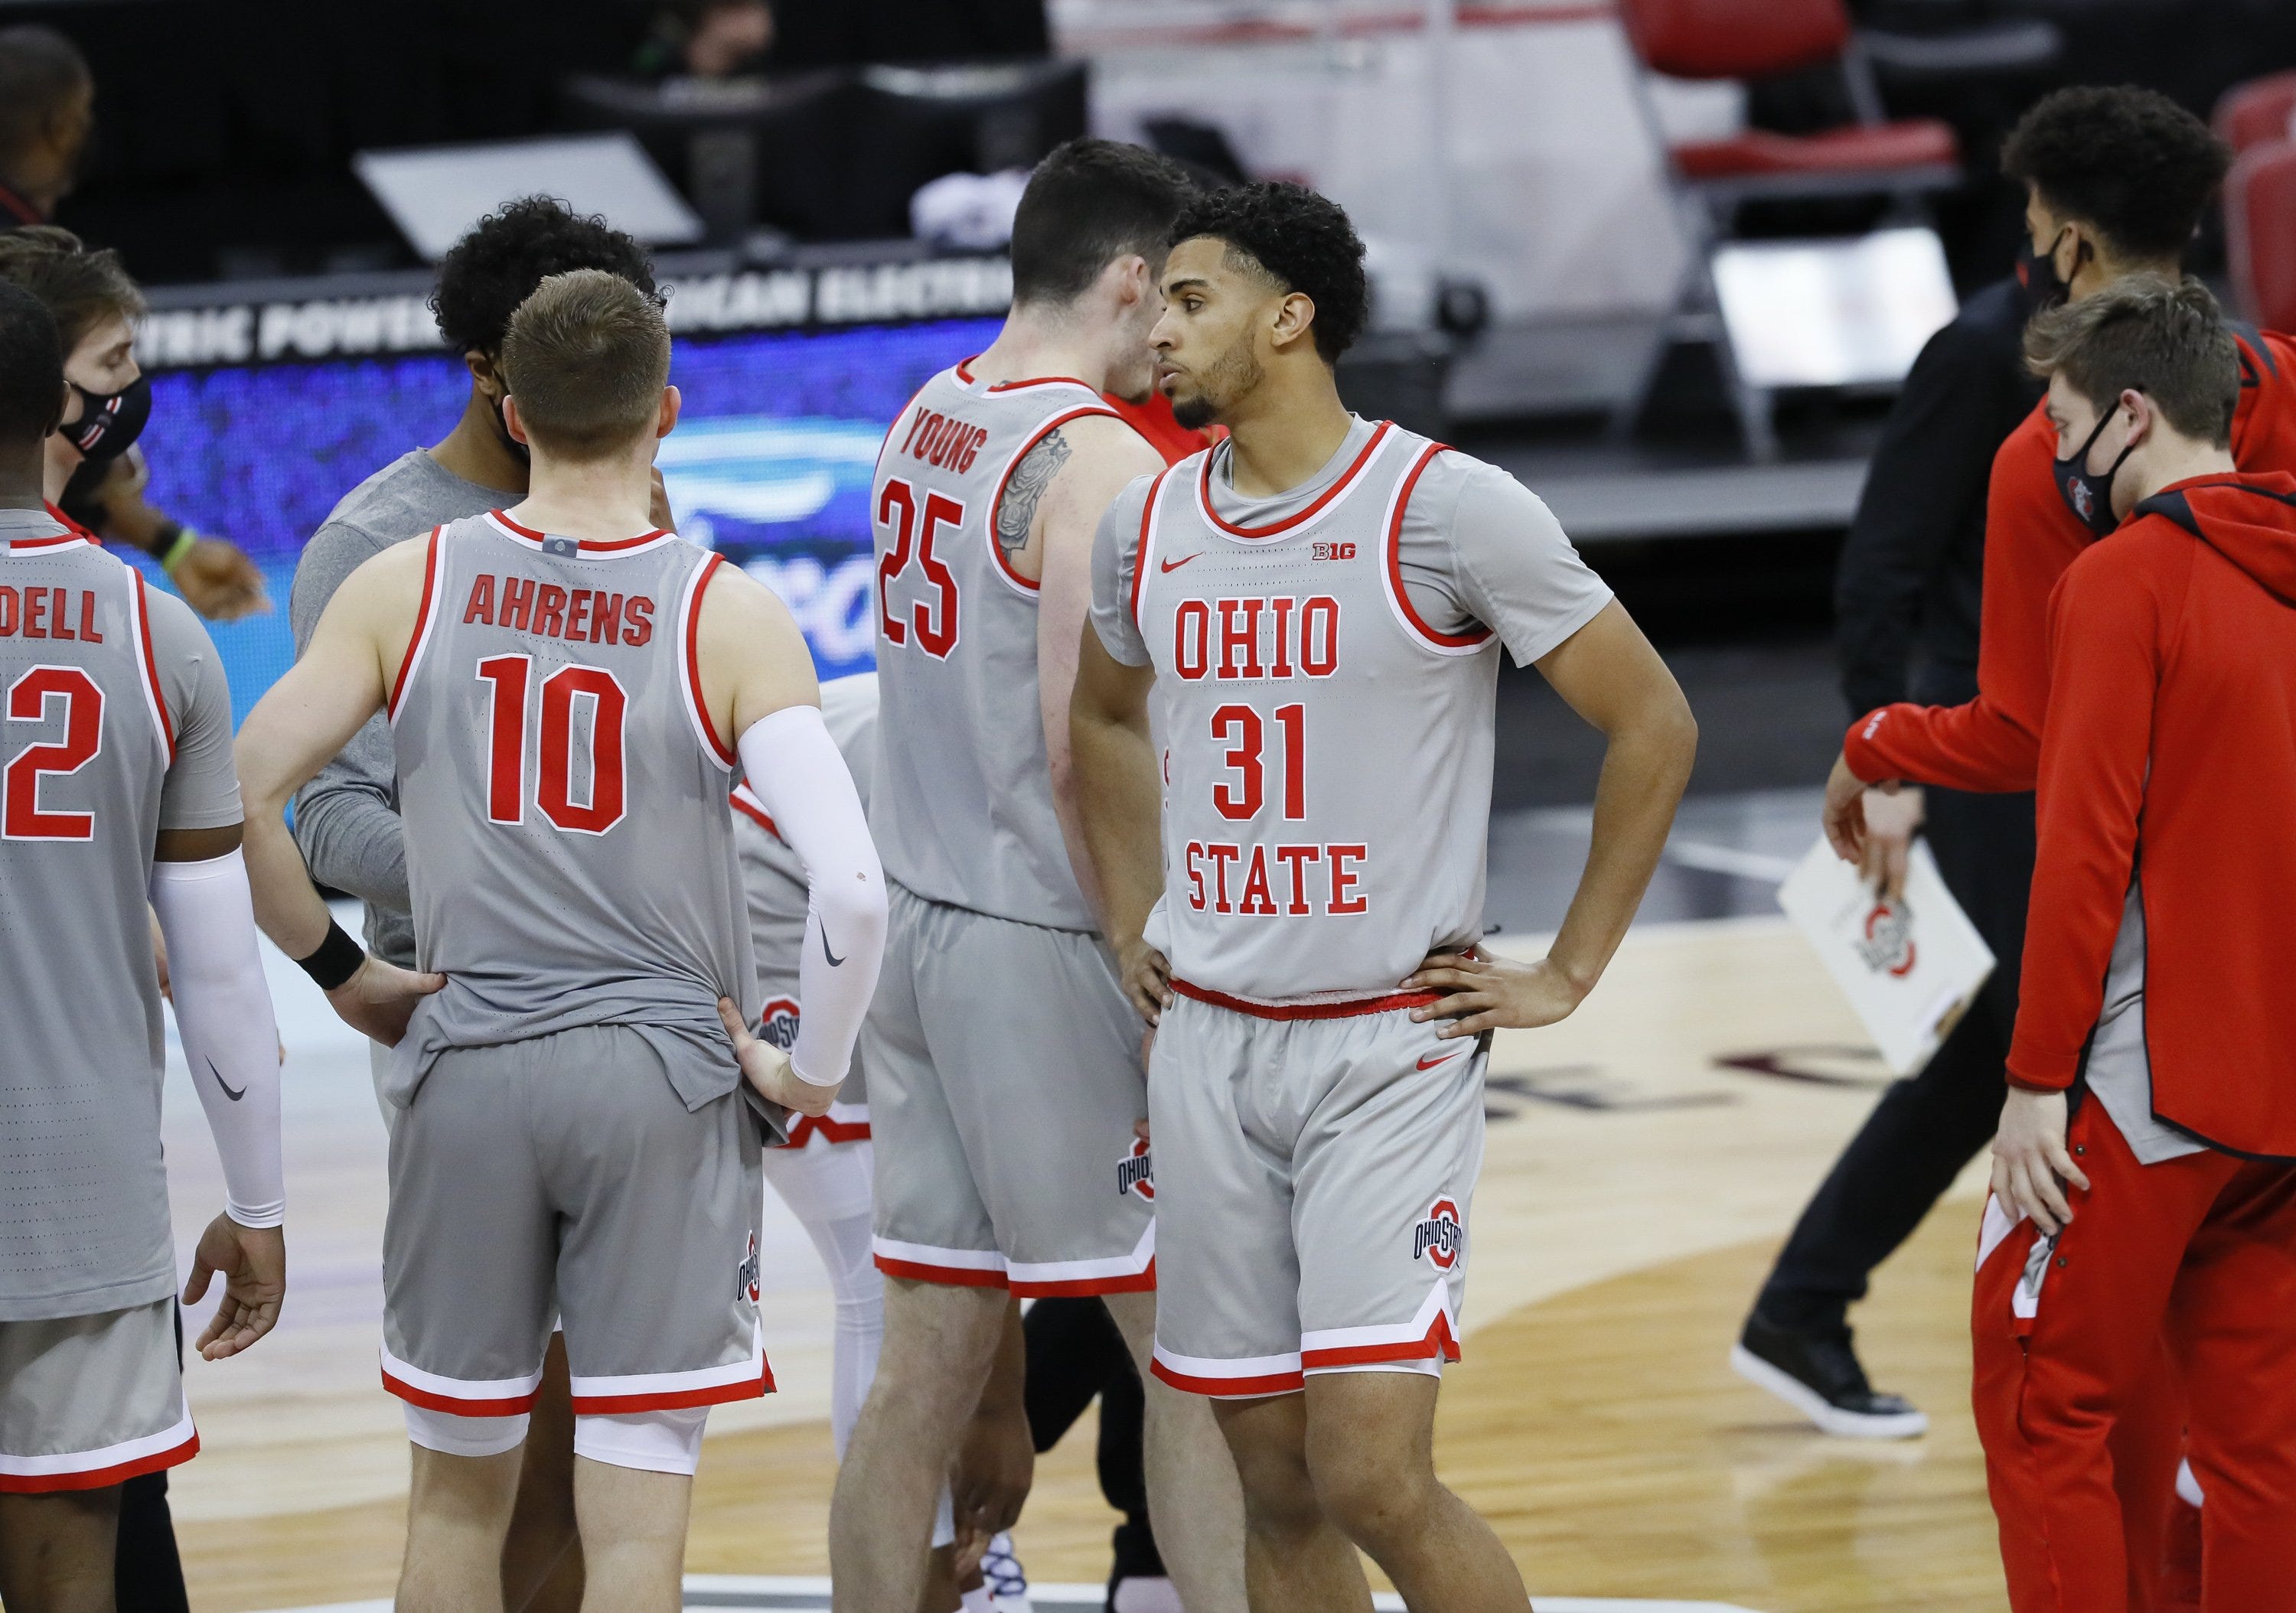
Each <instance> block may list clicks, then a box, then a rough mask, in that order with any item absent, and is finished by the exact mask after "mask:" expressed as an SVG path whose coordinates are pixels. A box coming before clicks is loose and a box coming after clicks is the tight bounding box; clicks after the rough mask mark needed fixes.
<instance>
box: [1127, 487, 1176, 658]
mask: <svg viewBox="0 0 2296 1613" xmlns="http://www.w3.org/2000/svg"><path fill="white" fill-rule="evenodd" d="M1180 463H1182V464H1184V465H1185V463H1187V462H1186V461H1185V460H1182V461H1181V462H1180ZM1173 469H1174V467H1172V466H1170V465H1167V466H1165V467H1164V468H1163V469H1162V470H1161V471H1157V472H1156V479H1155V480H1154V481H1152V482H1150V483H1149V484H1148V497H1147V499H1146V500H1145V501H1144V503H1143V504H1141V506H1140V541H1139V543H1138V544H1136V545H1134V548H1133V552H1132V625H1133V626H1134V627H1136V628H1137V629H1138V630H1139V633H1140V637H1141V639H1142V641H1143V642H1145V641H1146V639H1147V637H1148V562H1149V561H1151V560H1152V558H1153V557H1154V555H1155V553H1156V535H1157V533H1158V531H1159V530H1160V528H1162V526H1163V521H1164V508H1163V506H1164V479H1165V478H1167V477H1169V475H1171V474H1172V471H1173Z"/></svg>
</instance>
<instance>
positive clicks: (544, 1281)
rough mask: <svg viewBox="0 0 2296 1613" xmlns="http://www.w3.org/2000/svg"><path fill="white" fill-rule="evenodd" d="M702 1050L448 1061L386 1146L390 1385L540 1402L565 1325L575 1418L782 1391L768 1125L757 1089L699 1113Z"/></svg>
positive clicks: (626, 1040)
mask: <svg viewBox="0 0 2296 1613" xmlns="http://www.w3.org/2000/svg"><path fill="white" fill-rule="evenodd" d="M708 1056H709V1053H708V1052H707V1051H706V1050H704V1049H701V1048H698V1047H693V1046H692V1045H691V1044H687V1043H685V1041H683V1040H682V1039H680V1038H677V1037H675V1036H668V1035H663V1034H660V1033H651V1034H650V1033H647V1032H644V1031H640V1030H637V1029H634V1028H629V1027H627V1026H591V1027H587V1028H582V1029H578V1030H568V1031H562V1032H559V1033H558V1034H556V1035H554V1036H537V1037H535V1038H533V1039H532V1040H529V1041H523V1042H511V1043H504V1044H501V1045H498V1046H493V1047H468V1048H455V1049H450V1050H448V1051H447V1052H443V1053H440V1054H439V1057H438V1059H437V1060H436V1062H434V1063H433V1064H432V1066H431V1068H430V1074H429V1075H428V1076H427V1077H425V1078H424V1079H423V1082H422V1085H421V1086H420V1087H419V1088H417V1089H416V1091H415V1094H414V1101H413V1102H412V1103H410V1104H409V1105H407V1107H406V1109H405V1110H404V1111H403V1112H402V1113H401V1114H400V1115H399V1117H398V1125H397V1126H395V1127H393V1128H392V1131H391V1135H390V1211H389V1217H388V1219H387V1220H386V1221H385V1223H384V1226H383V1236H382V1296H383V1320H382V1335H383V1336H382V1381H383V1387H384V1388H388V1389H389V1391H390V1392H391V1393H392V1394H394V1395H397V1396H398V1397H399V1398H400V1399H402V1400H406V1401H409V1402H412V1403H413V1404H416V1405H419V1406H427V1407H429V1408H430V1410H432V1411H438V1412H455V1413H458V1414H460V1415H462V1416H465V1417H502V1416H511V1415H514V1414H515V1413H518V1412H524V1411H527V1410H529V1408H530V1407H531V1406H532V1405H533V1404H534V1396H535V1387H536V1385H537V1384H538V1383H539V1382H540V1381H541V1378H542V1355H543V1351H544V1349H545V1347H546V1346H547V1345H548V1344H549V1342H550V1333H551V1328H552V1322H553V1317H554V1318H556V1320H557V1322H558V1325H559V1326H561V1327H562V1328H563V1330H564V1331H565V1334H566V1357H567V1364H568V1366H569V1367H570V1369H571V1373H572V1378H573V1391H574V1410H575V1412H576V1413H577V1414H578V1415H592V1416H600V1415H613V1414H619V1413H627V1412H652V1411H667V1410H672V1409H676V1408H678V1407H686V1406H702V1405H713V1404H717V1403H718V1402H720V1401H727V1400H742V1399H748V1398H750V1397H751V1396H758V1395H764V1394H768V1393H771V1392H772V1389H773V1387H774V1380H773V1372H772V1370H771V1368H769V1367H768V1366H767V1363H766V1353H765V1340H764V1336H763V1334H762V1333H761V1332H760V1331H759V1329H758V1216H759V1214H760V1212H761V1210H762V1208H763V1201H764V1194H765V1175H764V1172H763V1169H762V1168H761V1167H760V1165H759V1163H758V1157H759V1153H760V1151H761V1148H762V1142H763V1138H762V1134H761V1131H760V1126H759V1123H758V1119H757V1118H756V1117H755V1115H754V1114H753V1113H752V1112H751V1110H750V1107H749V1105H748V1103H747V1102H746V1101H744V1099H743V1096H742V1089H739V1088H737V1089H736V1090H735V1091H734V1092H732V1093H727V1094H726V1095H725V1096H723V1097H720V1098H715V1099H712V1100H710V1101H709V1102H707V1103H704V1104H703V1105H702V1106H701V1108H700V1109H693V1110H688V1109H686V1107H685V1104H684V1102H682V1101H680V1100H679V1098H678V1096H677V1094H676V1092H674V1091H673V1090H672V1089H671V1087H670V1083H669V1077H668V1071H669V1069H670V1062H669V1061H670V1060H673V1059H701V1058H705V1057H708ZM724 1056H726V1057H728V1058H730V1057H731V1054H730V1053H728V1054H726V1055H724Z"/></svg>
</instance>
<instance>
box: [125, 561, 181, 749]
mask: <svg viewBox="0 0 2296 1613" xmlns="http://www.w3.org/2000/svg"><path fill="white" fill-rule="evenodd" d="M135 636H136V637H137V638H138V639H140V640H142V641H143V675H144V677H145V678H146V679H147V680H148V681H149V683H150V686H151V690H152V711H153V712H154V713H156V714H157V715H158V716H159V718H160V738H161V739H163V740H165V741H168V766H170V767H173V766H175V765H176V721H175V719H174V718H173V717H171V716H168V697H167V695H166V693H165V692H163V691H162V690H161V689H160V658H159V657H158V656H157V655H155V654H153V653H152V599H151V585H149V584H147V583H146V582H144V580H143V573H142V572H141V571H138V572H136V573H135Z"/></svg>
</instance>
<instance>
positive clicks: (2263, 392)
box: [1842, 326, 2296, 791]
mask: <svg viewBox="0 0 2296 1613" xmlns="http://www.w3.org/2000/svg"><path fill="white" fill-rule="evenodd" d="M2234 333H2235V337H2236V338H2237V340H2238V341H2239V344H2240V366H2241V375H2240V405H2239V409H2238V412H2237V413H2235V415H2234V416H2233V428H2232V452H2233V459H2234V462H2235V463H2237V464H2238V465H2239V466H2240V468H2241V469H2242V470H2243V471H2296V340H2291V339H2290V338H2288V337H2285V336H2283V335H2281V334H2279V333H2278V332H2269V331H2267V332H2258V331H2254V330H2251V329H2248V328H2247V327H2244V326H2235V327H2234ZM2056 454H2057V437H2056V431H2055V430H2054V428H2053V427H2052V426H2051V425H2050V424H2049V418H2048V416H2047V415H2046V413H2043V412H2042V409H2041V408H2040V407H2039V406H2038V405H2036V407H2035V408H2034V410H2033V413H2031V414H2030V415H2028V416H2026V418H2025V422H2024V423H2023V424H2022V425H2021V426H2019V427H2018V428H2017V429H2016V430H2014V431H2013V432H2011V433H2010V435H2009V439H2008V440H2007V441H2006V442H2005V443H2003V444H2002V445H2001V447H2000V449H1999V451H1998V452H1997V453H1996V454H1994V456H1993V475H1992V479H1991V480H1990V481H1989V483H1988V484H1987V487H1986V494H1985V585H1984V596H1983V598H1982V600H1981V601H1980V605H1979V616H1978V637H1977V691H1978V692H1977V698H1976V699H1975V700H1971V701H1970V702H1969V703H1968V704H1966V705H1962V706H1915V705H1911V704H1899V705H1895V706H1884V707H1882V708H1881V709H1880V710H1878V711H1874V712H1869V713H1868V714H1867V715H1866V716H1864V717H1861V718H1860V719H1859V720H1858V721H1857V722H1855V723H1853V724H1851V725H1850V727H1849V735H1848V737H1847V738H1846V739H1845V740H1844V741H1843V742H1842V755H1843V757H1845V758H1846V759H1847V760H1848V762H1849V770H1850V771H1851V772H1852V773H1854V774H1857V776H1858V777H1859V778H1861V779H1864V780H1866V782H1868V783H1880V782H1882V781H1883V780H1885V779H1911V780H1913V781H1915V782H1917V783H1923V784H1940V785H1944V786H1945V787H1947V788H1948V789H1953V790H1987V791H2001V790H2030V789H2032V788H2033V773H2034V768H2035V766H2036V765H2037V763H2038V760H2039V757H2040V745H2041V720H2042V716H2043V714H2044V713H2045V712H2046V711H2047V709H2048V705H2049V661H2048V647H2047V646H2048V609H2049V593H2050V590H2052V589H2053V588H2054V587H2055V586H2056V585H2057V579H2058V578H2059V577H2062V576H2063V575H2064V574H2065V568H2066V567H2068V566H2070V565H2071V564H2072V562H2073V561H2074V559H2075V557H2076V556H2078V555H2079V554H2080V553H2081V552H2082V551H2083V550H2085V549H2087V548H2088V546H2089V545H2090V544H2093V543H2095V541H2096V538H2095V535H2094V534H2092V533H2091V532H2090V531H2089V529H2088V528H2087V527H2086V526H2084V525H2083V524H2082V523H2081V520H2080V518H2079V517H2078V516H2076V515H2075V514H2074V513H2073V512H2071V510H2069V509H2067V508H2066V507H2065V502H2064V499H2063V497H2062V495H2060V494H2059V493H2058V492H2057V484H2056V479H2055V478H2054V475H2052V473H2051V471H2050V464H2051V463H2052V462H2053V461H2054V459H2055V458H2056Z"/></svg>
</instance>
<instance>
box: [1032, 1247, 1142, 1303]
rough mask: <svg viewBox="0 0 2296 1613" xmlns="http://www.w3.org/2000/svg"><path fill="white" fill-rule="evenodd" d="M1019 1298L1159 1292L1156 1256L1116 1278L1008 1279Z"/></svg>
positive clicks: (1055, 1297)
mask: <svg viewBox="0 0 2296 1613" xmlns="http://www.w3.org/2000/svg"><path fill="white" fill-rule="evenodd" d="M1005 1286H1006V1287H1008V1288H1010V1289H1011V1290H1013V1298H1015V1299H1088V1298H1093V1297H1094V1296H1095V1295H1099V1294H1152V1293H1154V1292H1155V1291H1156V1259H1155V1257H1154V1256H1150V1257H1149V1258H1148V1264H1147V1265H1146V1267H1144V1269H1143V1270H1140V1271H1136V1272H1125V1273H1121V1274H1119V1275H1118V1276H1114V1277H1072V1278H1069V1279H1067V1280H1065V1281H1052V1282H1023V1281H1019V1280H1017V1279H1014V1280H1011V1281H1007V1283H1006V1284H1005Z"/></svg>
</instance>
